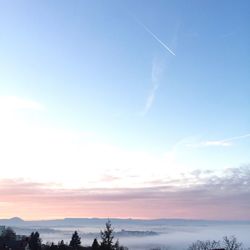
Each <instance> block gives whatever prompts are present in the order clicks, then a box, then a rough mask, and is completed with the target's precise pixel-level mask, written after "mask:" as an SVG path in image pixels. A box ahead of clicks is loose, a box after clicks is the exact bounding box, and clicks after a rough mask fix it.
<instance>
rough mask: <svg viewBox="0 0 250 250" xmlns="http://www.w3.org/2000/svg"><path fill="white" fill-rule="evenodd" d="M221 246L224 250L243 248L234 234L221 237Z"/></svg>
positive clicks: (239, 249)
mask: <svg viewBox="0 0 250 250" xmlns="http://www.w3.org/2000/svg"><path fill="white" fill-rule="evenodd" d="M222 244H223V248H224V249H225V250H241V249H243V247H242V243H241V242H239V241H238V240H237V238H236V237H235V236H230V237H227V236H225V237H223V243H222Z"/></svg>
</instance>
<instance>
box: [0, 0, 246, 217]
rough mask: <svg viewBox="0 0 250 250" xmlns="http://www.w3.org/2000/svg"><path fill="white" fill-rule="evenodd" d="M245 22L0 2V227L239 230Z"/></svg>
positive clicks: (116, 6) (237, 17) (151, 7)
mask: <svg viewBox="0 0 250 250" xmlns="http://www.w3.org/2000/svg"><path fill="white" fill-rule="evenodd" d="M249 13H250V1H248V0H245V1H244V0H240V1H231V0H221V1H217V0H211V1H199V0H196V1H192V0H188V1H184V0H183V1H180V0H177V1H174V0H172V1H167V0H162V1H160V0H149V1H144V0H136V1H132V0H126V1H112V0H109V1H101V0H98V1H97V0H93V1H80V0H79V1H78V0H75V1H64V0H60V1H59V0H54V1H48V0H45V1H42V0H39V1H31V0H30V1H27V0H23V1H17V0H13V1H4V0H0V169H1V173H0V217H1V218H8V217H14V216H20V217H22V218H24V219H46V218H64V217H110V218H112V217H121V218H128V217H131V218H194V219H221V220H224V219H226V220H246V219H247V220H250V213H249V211H250V154H249V153H250V112H249V108H250V70H249V69H250V60H249V58H250V29H249V23H250V14H249Z"/></svg>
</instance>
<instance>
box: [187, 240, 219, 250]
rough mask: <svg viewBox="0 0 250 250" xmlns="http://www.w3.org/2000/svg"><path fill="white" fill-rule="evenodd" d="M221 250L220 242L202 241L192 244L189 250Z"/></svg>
mask: <svg viewBox="0 0 250 250" xmlns="http://www.w3.org/2000/svg"><path fill="white" fill-rule="evenodd" d="M216 248H220V242H219V241H215V240H213V241H210V240H206V241H201V240H197V241H196V242H194V243H192V245H191V246H189V248H188V250H212V249H216Z"/></svg>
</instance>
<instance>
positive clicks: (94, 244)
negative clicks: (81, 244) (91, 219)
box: [92, 238, 100, 250]
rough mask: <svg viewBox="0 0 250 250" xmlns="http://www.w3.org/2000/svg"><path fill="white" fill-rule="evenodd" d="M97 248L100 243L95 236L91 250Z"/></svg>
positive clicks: (96, 249)
mask: <svg viewBox="0 0 250 250" xmlns="http://www.w3.org/2000/svg"><path fill="white" fill-rule="evenodd" d="M99 248H100V245H99V243H98V241H97V239H96V238H95V239H94V241H93V243H92V249H93V250H98V249H99Z"/></svg>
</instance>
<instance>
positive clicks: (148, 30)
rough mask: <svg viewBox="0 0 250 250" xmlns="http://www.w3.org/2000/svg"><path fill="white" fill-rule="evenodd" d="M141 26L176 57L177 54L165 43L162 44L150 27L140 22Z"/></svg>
mask: <svg viewBox="0 0 250 250" xmlns="http://www.w3.org/2000/svg"><path fill="white" fill-rule="evenodd" d="M139 23H140V25H141V26H142V27H143V28H144V29H145V30H146V31H147V32H148V33H149V34H150V35H151V36H152V37H153V38H154V39H155V40H156V41H157V42H158V43H160V44H161V45H162V46H163V47H164V48H165V49H166V50H167V51H168V52H169V53H171V54H172V55H173V56H176V55H175V53H174V52H173V51H172V50H171V49H170V48H169V47H168V46H167V45H166V44H165V43H164V42H162V41H161V40H160V39H159V38H158V37H157V36H156V35H155V34H154V33H153V32H152V31H151V30H150V29H149V28H148V27H146V26H145V25H144V24H143V23H141V22H139Z"/></svg>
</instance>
